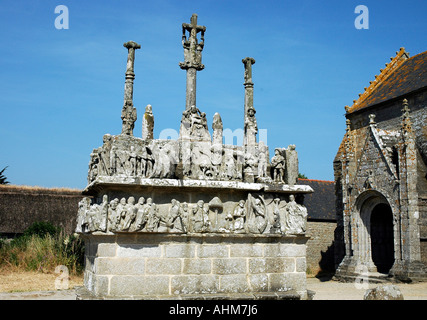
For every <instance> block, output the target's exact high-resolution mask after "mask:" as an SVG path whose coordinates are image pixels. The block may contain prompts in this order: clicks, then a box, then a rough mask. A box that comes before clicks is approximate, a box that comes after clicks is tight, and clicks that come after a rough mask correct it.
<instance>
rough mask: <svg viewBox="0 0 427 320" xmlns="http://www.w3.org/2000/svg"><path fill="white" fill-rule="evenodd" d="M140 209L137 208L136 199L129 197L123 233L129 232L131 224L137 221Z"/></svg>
mask: <svg viewBox="0 0 427 320" xmlns="http://www.w3.org/2000/svg"><path fill="white" fill-rule="evenodd" d="M137 210H138V208H137V207H136V206H135V198H134V197H129V199H128V202H127V204H126V206H125V209H124V212H125V217H124V221H123V228H122V230H123V231H128V230H129V228H130V226H131V224H132V223H133V222H134V221H135V218H136V212H137Z"/></svg>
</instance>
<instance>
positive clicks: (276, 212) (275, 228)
mask: <svg viewBox="0 0 427 320" xmlns="http://www.w3.org/2000/svg"><path fill="white" fill-rule="evenodd" d="M279 204H280V199H279V198H275V199H274V204H273V219H274V220H273V225H272V226H271V227H270V233H281V232H282V230H281V221H280V215H281V214H280V209H279Z"/></svg>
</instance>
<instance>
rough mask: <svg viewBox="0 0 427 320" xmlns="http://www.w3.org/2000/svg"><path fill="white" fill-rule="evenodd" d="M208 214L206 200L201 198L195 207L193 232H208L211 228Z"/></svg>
mask: <svg viewBox="0 0 427 320" xmlns="http://www.w3.org/2000/svg"><path fill="white" fill-rule="evenodd" d="M208 214H209V213H208V210H206V208H205V203H204V201H203V200H199V201H198V202H197V205H196V207H195V208H193V217H192V224H193V232H207V231H209V230H210V227H211V222H210V220H209V215H208Z"/></svg>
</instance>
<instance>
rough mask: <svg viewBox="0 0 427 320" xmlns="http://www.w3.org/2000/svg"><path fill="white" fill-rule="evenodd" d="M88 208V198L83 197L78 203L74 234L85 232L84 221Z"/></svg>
mask: <svg viewBox="0 0 427 320" xmlns="http://www.w3.org/2000/svg"><path fill="white" fill-rule="evenodd" d="M89 207H90V198H88V197H84V198H83V199H82V200H80V201H79V209H78V212H77V221H76V232H77V233H81V232H86V230H85V227H86V226H85V220H86V214H87V211H88V210H89Z"/></svg>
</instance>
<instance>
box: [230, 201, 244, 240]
mask: <svg viewBox="0 0 427 320" xmlns="http://www.w3.org/2000/svg"><path fill="white" fill-rule="evenodd" d="M233 219H234V226H233V231H234V232H237V233H243V232H245V219H246V209H245V200H240V201H239V204H238V205H237V207H236V208H235V209H234V212H233Z"/></svg>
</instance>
